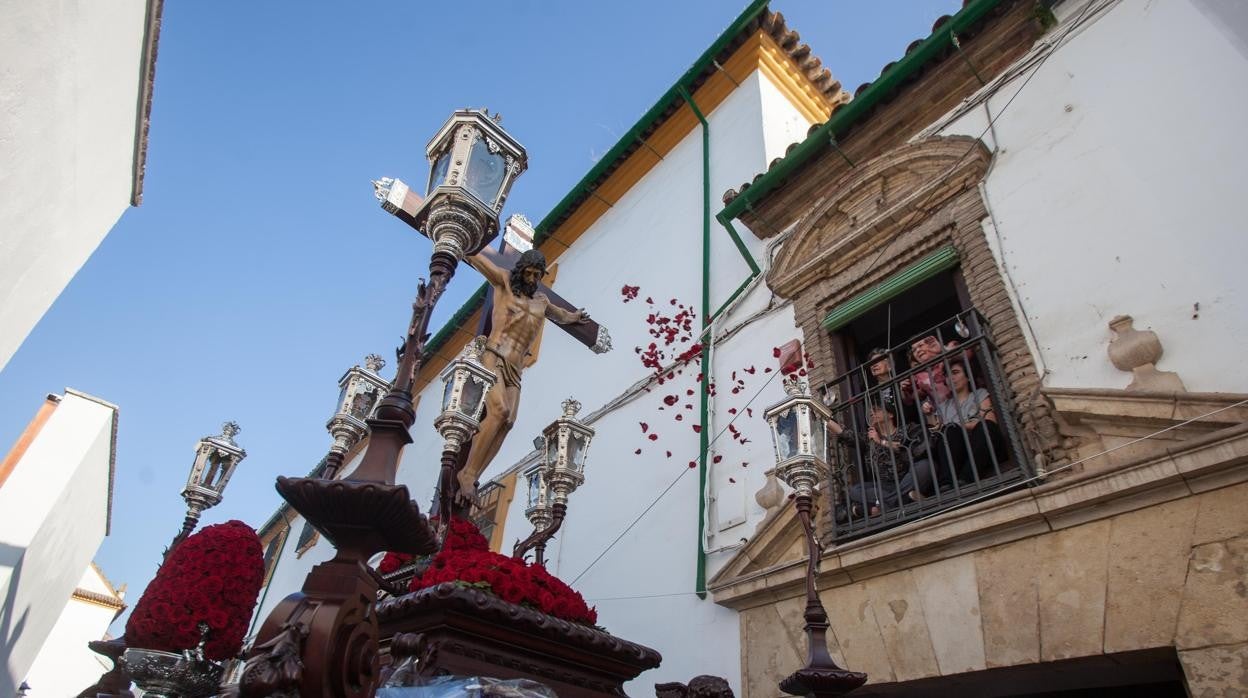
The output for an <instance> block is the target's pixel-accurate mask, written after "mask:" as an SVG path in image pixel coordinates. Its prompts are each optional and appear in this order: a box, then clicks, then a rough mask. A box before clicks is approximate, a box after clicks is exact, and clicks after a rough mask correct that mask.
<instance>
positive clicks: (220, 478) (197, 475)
mask: <svg viewBox="0 0 1248 698" xmlns="http://www.w3.org/2000/svg"><path fill="white" fill-rule="evenodd" d="M239 431H241V429H240V428H239V426H238V424H237V423H236V422H226V423H225V424H222V425H221V433H220V434H219V435H217V436H205V437H204V438H202V439H200V440H199V443H197V444H195V461H194V462H193V463H192V464H191V472H190V475H188V476H187V478H186V487H184V488H182V499H184V500H186V518H185V519H184V520H183V521H182V530H181V531H179V532H178V535H176V536H174V538H173V542H172V543H170V544H169V549H168V550H166V551H165V557H166V558H167V557H169V554H170V553H172V552H173V549H174V548H176V547H178V544H180V543H181V542H182V541H183V540H186V537H187V536H189V535H190V534H191V531H193V530H195V524H196V523H197V522H198V521H199V516H200V514H202V513H203V512H204V511H205V510H207V509H211V508H212V507H215V506H216V505H218V504H220V503H221V497H222V496H223V494H224V492H225V486H226V485H227V484H228V483H229V481H230V476H231V475H233V474H234V469H235V468H237V467H238V464H239V463H241V462H242V460H243V459H244V458H246V457H247V452H246V451H244V450H243V449H242V447H240V446H239V445H238V444H237V443H235V441H234V437H235V436H236V435H237V434H238V432H239Z"/></svg>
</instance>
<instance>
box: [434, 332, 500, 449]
mask: <svg viewBox="0 0 1248 698" xmlns="http://www.w3.org/2000/svg"><path fill="white" fill-rule="evenodd" d="M484 350H485V338H484V337H477V338H476V339H474V340H473V341H471V342H469V343H468V346H467V347H465V348H464V351H463V353H461V354H460V355H459V357H458V358H457V359H455V360H454V361H452V362H451V363H450V364H448V365H447V367H446V368H445V369H443V370H442V381H443V383H445V384H446V387H445V389H444V390H443V391H442V414H440V415H438V418H437V419H435V420H434V422H433V426H434V428H435V429H437V430H438V433H439V434H441V435H442V439H443V441H444V443H443V446H442V450H443V452H444V453H457V452H459V449H460V447H461V446H463V444H464V443H466V442H467V441H468V440H469V439H471V438H472V437H473V435H474V434H476V433H477V428H478V427H479V426H480V425H481V412H482V410H484V409H485V395H486V393H488V392H490V388H491V387H492V386H493V385H494V381H495V380H496V378H495V376H494V373H493V372H492V371H490V369H488V368H486V367H485V366H483V365H482V364H481V352H482V351H484Z"/></svg>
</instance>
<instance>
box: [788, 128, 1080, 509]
mask: <svg viewBox="0 0 1248 698" xmlns="http://www.w3.org/2000/svg"><path fill="white" fill-rule="evenodd" d="M991 157H992V156H991V153H990V152H989V151H988V149H987V148H986V147H985V146H984V144H983V143H982V142H980V141H979V140H978V139H974V138H970V137H965V136H950V137H933V138H926V139H923V140H920V141H917V142H913V143H906V144H904V145H901V146H898V147H896V148H894V149H892V150H889V151H887V152H885V153H883V154H881V155H879V156H878V157H876V158H874V159H872V160H870V161H868V162H866V163H862V164H860V165H858V166H857V167H855V168H853V169H851V170H849V171H848V172H846V173H844V174H843V175H842V176H841V177H839V178H837V179H836V180H834V181H832V182H830V183H828V184H827V185H826V186H824V187H823V188H822V192H823V194H824V195H823V198H821V199H819V200H818V201H817V202H815V203H814V205H813V206H811V208H810V209H809V210H808V211H807V212H805V214H804V215H803V216H801V218H800V220H799V222H798V223H797V225H796V226H795V228H794V230H793V232H792V234H791V235H790V236H789V237H788V240H787V242H786V244H785V245H784V247H783V248H782V249H781V250H780V253H779V254H778V255H777V257H776V261H775V264H774V265H773V267H772V269H771V271H770V272H769V273H768V275H767V282H768V285H769V286H770V287H771V288H772V290H773V291H774V292H775V293H776V294H777V295H779V296H781V297H782V298H786V299H789V300H792V301H793V305H794V314H795V317H796V323H797V326H798V327H799V329H801V330H802V333H803V335H804V338H805V344H806V350H807V351H808V352H809V353H810V355H811V357H812V358H813V359H814V361H815V368H814V370H813V371H812V372H811V382H812V383H813V384H822V383H826V382H828V381H830V380H832V379H834V378H835V377H836V376H838V375H839V374H841V373H843V372H844V371H845V370H848V369H849V368H851V367H849V366H843V365H841V364H842V363H843V361H842V360H840V357H839V356H838V348H837V343H838V342H837V339H836V338H835V337H834V336H833V335H832V333H830V332H827V331H826V330H824V329H823V327H822V321H823V318H824V317H826V316H827V314H828V313H829V312H830V311H831V309H832V308H834V307H836V306H837V305H839V304H840V303H842V302H844V301H846V300H848V299H850V298H852V297H853V296H855V295H856V294H858V293H861V292H862V291H864V290H867V289H869V288H871V287H872V286H874V285H875V284H877V283H879V282H881V281H882V280H884V279H887V278H888V277H889V276H891V275H893V274H895V273H897V272H898V271H900V270H902V269H904V268H905V267H906V266H908V265H910V264H911V263H913V262H914V261H916V260H918V259H920V258H922V257H923V256H925V255H927V254H930V253H931V252H932V251H934V250H936V249H937V248H939V247H942V246H944V245H949V244H952V245H953V246H954V248H955V249H956V250H957V252H958V256H959V260H960V266H959V271H960V273H961V277H962V280H963V281H964V283H965V289H966V292H967V296H968V298H967V300H969V302H970V303H971V305H973V306H974V307H975V308H976V309H977V310H979V312H980V313H981V314H982V315H983V316H984V317H985V318H986V319H987V320H988V323H989V325H990V326H991V328H992V333H993V339H994V340H995V343H996V345H997V348H998V352H999V355H1000V361H1001V365H1002V368H1003V370H1004V373H1005V378H1006V382H1007V387H1008V391H1007V392H1008V393H1009V395H1008V396H1007V397H1008V399H1009V401H1010V403H1011V404H1010V407H1011V408H1012V410H1013V412H1014V414H1015V416H1016V417H1017V418H1018V421H1019V426H1020V427H1021V430H1022V433H1023V436H1024V441H1025V445H1026V447H1027V448H1028V450H1030V451H1031V452H1032V454H1033V455H1035V454H1036V453H1041V454H1043V456H1044V462H1045V463H1046V464H1049V465H1056V464H1060V463H1062V462H1065V458H1066V453H1065V451H1064V450H1063V448H1062V441H1061V438H1060V436H1059V435H1058V428H1057V423H1056V421H1055V419H1054V416H1053V412H1052V410H1051V407H1050V406H1049V404H1048V403H1047V402H1045V401H1044V400H1043V399H1042V396H1041V394H1040V387H1041V381H1040V375H1039V373H1038V371H1037V369H1036V364H1035V360H1034V358H1033V357H1032V355H1031V352H1030V349H1029V348H1028V346H1027V341H1026V338H1025V337H1024V335H1023V330H1022V327H1021V325H1020V323H1019V319H1018V316H1017V313H1016V309H1015V306H1014V303H1013V301H1012V300H1011V298H1010V295H1009V293H1008V291H1007V287H1006V283H1005V280H1004V278H1003V277H1002V275H1001V272H1000V270H999V269H998V267H997V262H996V258H995V257H994V255H993V253H992V250H991V248H990V247H989V243H988V238H987V235H986V233H985V231H984V227H983V220H984V219H986V218H987V217H988V210H987V207H986V206H985V204H984V201H983V198H982V197H981V195H980V193H979V188H978V185H979V183H980V182H982V181H983V179H984V176H985V174H986V173H987V170H988V167H989V164H990V162H991ZM884 246H887V248H886V249H887V251H886V252H885V253H884V254H883V255H881V249H884ZM821 509H823V511H824V515H825V516H826V515H827V512H828V511H830V510H831V507H828V506H824V507H821ZM827 523H828V522H826V521H825V522H824V528H823V530H825V531H827V530H828V528H827V526H826V524H827Z"/></svg>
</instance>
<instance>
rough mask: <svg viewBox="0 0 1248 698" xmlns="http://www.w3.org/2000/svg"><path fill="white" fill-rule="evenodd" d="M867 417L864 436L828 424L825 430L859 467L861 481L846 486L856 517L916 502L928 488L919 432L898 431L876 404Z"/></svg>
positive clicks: (915, 429) (923, 442) (928, 476)
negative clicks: (854, 455) (851, 454)
mask: <svg viewBox="0 0 1248 698" xmlns="http://www.w3.org/2000/svg"><path fill="white" fill-rule="evenodd" d="M868 414H869V420H868V423H869V424H870V427H869V428H868V429H867V431H866V432H865V433H863V432H857V431H852V430H849V429H846V428H845V427H843V426H841V425H840V424H839V423H838V422H836V421H835V420H828V429H829V430H830V431H831V432H832V433H833V434H836V435H837V436H839V437H840V438H841V439H842V440H844V441H846V442H847V443H849V444H850V445H852V446H853V447H854V450H855V452H856V453H857V455H858V462H859V463H860V464H861V466H862V467H861V468H860V470H859V472H860V474H861V480H860V481H859V482H856V483H854V484H852V485H850V486H849V504H850V506H851V507H852V508H853V511H854V514H855V515H856V516H861V515H862V512H863V511H864V510H865V511H869V512H870V514H871V515H872V516H874V515H876V514H879V513H880V507H881V506H886V507H895V506H897V504H898V503H899V502H900V501H901V497H903V496H904V497H906V498H907V499H909V500H910V501H918V500H919V499H920V498H921V495H920V494H919V490H921V489H926V488H928V487H930V486H931V472H932V469H931V467H930V466H929V462H928V460H927V458H926V457H925V455H926V453H927V442H926V440H925V439H924V437H923V428H922V427H920V426H919V425H918V424H909V425H906V426H905V427H898V426H897V420H896V418H894V416H893V412H892V410H891V409H888V408H886V407H885V406H884V405H881V404H878V403H876V404H871V405H870V406H869V407H868ZM847 517H848V511H843V512H841V514H839V515H838V518H839V519H842V520H844V519H845V518H847Z"/></svg>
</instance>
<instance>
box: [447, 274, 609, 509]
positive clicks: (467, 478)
mask: <svg viewBox="0 0 1248 698" xmlns="http://www.w3.org/2000/svg"><path fill="white" fill-rule="evenodd" d="M464 261H466V262H468V264H469V265H470V266H472V268H473V269H476V270H477V271H479V272H481V275H482V276H484V277H485V280H486V281H488V282H489V284H490V287H491V289H492V290H493V292H494V298H493V307H492V308H491V309H490V321H491V325H492V327H491V329H490V333H489V335H488V336H487V337H486V340H485V352H484V353H483V355H482V357H481V363H482V365H484V366H485V367H486V368H488V369H490V370H491V371H493V372H494V375H495V376H496V377H497V380H496V381H495V382H494V385H493V386H492V387H491V388H490V391H489V392H488V393H486V396H485V416H484V417H483V418H482V419H481V427H480V429H479V430H478V431H477V435H476V436H475V437H474V438H473V440H472V449H471V451H470V452H469V453H468V458H467V460H466V462H465V463H464V466H463V467H462V468H461V469H460V471H459V474H458V475H457V476H456V477H457V479H458V480H459V493H458V495H457V497H456V499H457V500H458V503H459V504H460V505H463V504H466V503H468V502H471V501H472V499H473V497H474V495H475V493H476V481H477V478H478V477H480V475H481V473H482V472H483V471H484V470H485V467H486V466H487V465H489V463H490V461H491V460H493V458H494V456H495V454H497V453H498V449H499V448H500V447H501V446H502V445H503V439H505V438H507V433H508V432H509V431H511V427H512V426H513V425H514V424H515V421H516V410H517V409H518V408H519V406H520V374H521V371H523V369H524V359H525V356H527V355H528V353H529V351H530V349H532V347H533V343H534V340H536V339H537V336H538V332H539V331H540V330H541V328H542V321H543V319H545V318H549V319H550V320H551V321H552V322H554V323H555V324H557V325H583V324H587V323H588V322H589V321H590V320H589V314H588V313H586V312H585V311H584V310H575V311H573V310H568V309H566V308H561V307H559V306H558V305H556V304H554V303H552V302H551V300H550V297H549V296H547V295H546V293H544V292H543V291H541V290H539V288H538V286H539V282H540V281H541V280H542V277H543V276H545V275H546V257H545V256H544V255H543V254H542V253H541V252H540V251H539V250H536V249H531V250H527V251H525V252H524V253H522V254H521V255H520V257H519V259H517V260H516V262H515V265H514V266H513V267H512V269H511V271H510V272H508V271H505V270H503V268H502V267H500V266H498V265H497V264H495V263H494V262H492V261H490V260H489V259H488V258H487V257H485V256H483V255H479V254H478V255H474V256H472V257H468V258H467V259H465V260H464Z"/></svg>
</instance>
